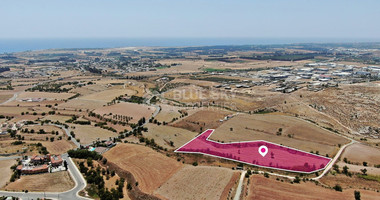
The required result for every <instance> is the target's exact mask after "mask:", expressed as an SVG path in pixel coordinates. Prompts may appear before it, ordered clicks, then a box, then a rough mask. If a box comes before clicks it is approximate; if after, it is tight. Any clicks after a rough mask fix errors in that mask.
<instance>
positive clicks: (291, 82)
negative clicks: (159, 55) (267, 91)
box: [212, 63, 380, 93]
mask: <svg viewBox="0 0 380 200" xmlns="http://www.w3.org/2000/svg"><path fill="white" fill-rule="evenodd" d="M212 75H224V76H234V77H244V78H250V79H253V80H255V81H252V80H242V81H239V82H233V83H232V82H226V83H223V84H220V85H217V86H215V88H224V89H226V90H231V88H232V87H234V88H250V87H253V86H258V85H268V86H269V85H272V84H275V85H276V87H275V88H272V91H275V92H283V93H290V92H294V91H296V90H298V89H300V88H303V87H306V88H307V89H308V90H310V91H319V90H322V89H324V88H326V87H336V86H338V84H340V83H342V84H352V83H360V82H366V81H370V80H380V67H379V66H366V67H359V66H355V65H345V64H337V63H309V64H305V65H302V66H289V67H276V68H273V69H268V70H261V71H249V72H247V71H241V72H224V73H219V74H215V73H213V74H212Z"/></svg>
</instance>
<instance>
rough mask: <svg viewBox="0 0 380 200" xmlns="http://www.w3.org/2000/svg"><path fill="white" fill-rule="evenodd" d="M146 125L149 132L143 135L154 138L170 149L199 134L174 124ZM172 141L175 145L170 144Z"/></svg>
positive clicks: (159, 143)
mask: <svg viewBox="0 0 380 200" xmlns="http://www.w3.org/2000/svg"><path fill="white" fill-rule="evenodd" d="M146 127H147V128H148V132H143V135H144V136H145V137H146V138H149V139H154V141H155V142H156V143H157V144H158V145H160V146H162V147H164V148H168V149H173V148H179V147H181V146H182V145H184V144H185V143H187V142H188V141H190V140H191V139H193V138H194V137H195V136H196V135H197V133H196V132H191V131H189V130H186V129H181V128H175V127H172V126H163V125H161V126H158V125H155V124H151V123H149V124H147V125H146ZM170 142H173V146H171V145H170Z"/></svg>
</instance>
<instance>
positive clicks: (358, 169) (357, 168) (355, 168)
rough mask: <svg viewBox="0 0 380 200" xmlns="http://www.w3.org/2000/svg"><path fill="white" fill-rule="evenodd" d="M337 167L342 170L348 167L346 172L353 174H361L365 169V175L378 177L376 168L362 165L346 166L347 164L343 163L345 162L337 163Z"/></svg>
mask: <svg viewBox="0 0 380 200" xmlns="http://www.w3.org/2000/svg"><path fill="white" fill-rule="evenodd" d="M337 165H338V166H339V169H340V170H342V169H343V167H344V166H347V167H348V171H350V172H355V173H362V171H361V170H362V169H366V170H367V172H366V173H367V174H370V175H380V168H376V167H364V166H363V165H362V164H360V165H354V164H348V163H345V162H342V161H340V162H338V163H337Z"/></svg>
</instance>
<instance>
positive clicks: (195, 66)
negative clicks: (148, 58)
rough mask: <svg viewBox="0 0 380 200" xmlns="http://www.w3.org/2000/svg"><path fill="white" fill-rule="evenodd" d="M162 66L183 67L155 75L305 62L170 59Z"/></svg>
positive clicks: (167, 69) (289, 64)
mask: <svg viewBox="0 0 380 200" xmlns="http://www.w3.org/2000/svg"><path fill="white" fill-rule="evenodd" d="M159 63H161V64H169V65H170V64H172V63H181V64H182V65H178V66H173V67H171V68H164V69H159V70H157V72H153V73H157V74H158V73H160V74H161V73H169V72H170V73H189V72H199V71H203V70H204V69H205V68H214V69H250V68H263V67H266V68H273V67H278V66H291V65H296V64H303V63H305V61H297V62H289V61H257V60H246V62H234V63H227V62H214V61H204V60H184V59H170V60H160V61H159Z"/></svg>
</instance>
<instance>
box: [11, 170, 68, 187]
mask: <svg viewBox="0 0 380 200" xmlns="http://www.w3.org/2000/svg"><path fill="white" fill-rule="evenodd" d="M37 180H40V181H37ZM74 186H75V183H74V181H73V180H72V179H71V177H70V174H69V172H67V171H62V172H56V173H45V174H37V175H28V176H21V178H20V179H18V180H16V181H15V182H13V183H10V184H8V185H7V186H6V187H5V189H7V190H10V191H22V190H28V191H30V192H32V191H33V192H64V191H67V190H70V189H71V188H73V187H74Z"/></svg>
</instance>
